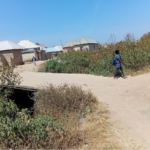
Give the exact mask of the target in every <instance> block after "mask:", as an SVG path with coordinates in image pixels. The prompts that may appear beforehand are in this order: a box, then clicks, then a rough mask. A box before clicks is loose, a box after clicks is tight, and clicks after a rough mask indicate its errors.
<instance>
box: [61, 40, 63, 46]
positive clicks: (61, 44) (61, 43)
mask: <svg viewBox="0 0 150 150" xmlns="http://www.w3.org/2000/svg"><path fill="white" fill-rule="evenodd" d="M60 42H61V46H62V47H63V44H62V41H61V39H60Z"/></svg>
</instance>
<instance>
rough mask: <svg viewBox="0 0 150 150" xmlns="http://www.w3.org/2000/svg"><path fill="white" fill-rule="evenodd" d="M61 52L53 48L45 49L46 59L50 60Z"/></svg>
mask: <svg viewBox="0 0 150 150" xmlns="http://www.w3.org/2000/svg"><path fill="white" fill-rule="evenodd" d="M61 52H63V51H62V50H60V49H59V48H57V49H56V48H54V47H52V48H51V47H50V48H47V49H46V51H45V53H46V59H52V58H54V57H56V56H58V55H59V53H61Z"/></svg>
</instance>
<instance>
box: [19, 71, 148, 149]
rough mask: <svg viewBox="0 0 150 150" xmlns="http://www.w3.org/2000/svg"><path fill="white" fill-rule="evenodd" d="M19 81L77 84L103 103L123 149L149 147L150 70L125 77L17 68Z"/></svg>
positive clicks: (37, 83)
mask: <svg viewBox="0 0 150 150" xmlns="http://www.w3.org/2000/svg"><path fill="white" fill-rule="evenodd" d="M20 75H21V76H22V77H23V80H24V81H23V82H22V85H28V86H38V87H41V86H42V85H46V84H48V83H52V84H55V85H59V84H62V83H68V84H76V85H81V86H82V87H83V88H84V89H91V90H92V92H93V93H94V94H95V95H96V96H97V97H98V99H99V101H101V102H104V103H106V104H107V106H108V109H109V110H110V116H111V121H112V122H113V123H114V125H115V126H116V128H115V129H114V132H115V133H116V135H117V138H118V140H119V141H120V142H121V143H122V144H123V145H124V146H125V148H126V149H133V148H136V149H150V140H149V139H150V94H149V93H150V73H148V74H144V75H139V76H137V77H128V78H127V79H125V80H124V79H122V78H119V79H118V80H113V78H107V77H101V76H94V75H84V74H52V73H36V72H29V71H25V72H21V73H20Z"/></svg>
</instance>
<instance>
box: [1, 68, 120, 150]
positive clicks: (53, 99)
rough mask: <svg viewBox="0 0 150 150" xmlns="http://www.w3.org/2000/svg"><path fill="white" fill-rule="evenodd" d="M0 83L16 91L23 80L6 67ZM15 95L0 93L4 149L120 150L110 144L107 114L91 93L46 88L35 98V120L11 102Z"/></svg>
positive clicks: (62, 87) (72, 87) (74, 88)
mask: <svg viewBox="0 0 150 150" xmlns="http://www.w3.org/2000/svg"><path fill="white" fill-rule="evenodd" d="M0 80H1V83H2V84H3V85H11V86H12V87H14V86H16V85H18V84H20V82H21V80H22V79H21V77H20V76H19V75H18V74H17V73H14V72H13V68H10V67H3V68H2V70H1V78H0ZM13 92H14V90H13V89H11V90H10V89H5V90H1V92H0V147H1V148H2V149H8V148H11V149H16V148H17V149H81V148H85V147H87V146H88V147H87V149H93V148H97V149H100V148H103V149H107V148H111V149H120V147H118V145H117V144H116V143H112V141H111V142H109V143H107V138H108V137H109V138H110V137H113V135H112V134H111V135H110V131H109V129H110V127H109V125H108V124H107V119H108V114H107V110H106V107H105V106H104V105H103V104H101V103H99V102H98V100H97V98H96V97H95V96H94V95H93V94H92V93H91V91H84V90H82V88H81V87H79V86H75V85H66V84H64V85H60V86H54V85H51V84H50V85H49V86H47V87H43V88H42V89H41V91H39V92H36V93H35V95H34V102H35V103H34V112H35V113H34V114H35V115H34V117H33V116H32V115H31V111H30V110H29V109H22V110H21V111H19V109H18V107H17V105H16V103H15V99H10V97H11V95H12V94H13ZM21 99H22V97H20V100H21ZM17 100H18V99H17ZM97 139H98V140H100V141H97ZM89 144H90V145H89Z"/></svg>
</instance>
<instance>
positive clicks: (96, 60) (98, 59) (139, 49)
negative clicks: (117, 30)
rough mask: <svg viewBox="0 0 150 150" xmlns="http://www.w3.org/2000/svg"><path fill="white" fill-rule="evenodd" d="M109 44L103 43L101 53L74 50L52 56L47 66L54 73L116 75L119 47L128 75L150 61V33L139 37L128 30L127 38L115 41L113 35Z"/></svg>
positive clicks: (135, 72) (138, 70)
mask: <svg viewBox="0 0 150 150" xmlns="http://www.w3.org/2000/svg"><path fill="white" fill-rule="evenodd" d="M109 41H110V42H109V44H107V46H101V47H100V50H98V51H97V53H96V54H95V53H92V52H85V51H72V52H68V53H61V54H60V55H59V56H58V57H57V60H49V61H48V62H47V63H46V64H45V66H43V70H44V71H45V72H52V73H84V74H94V75H102V76H113V75H114V71H115V66H113V65H112V62H113V58H114V55H115V53H114V52H115V50H116V49H119V50H120V53H121V58H122V61H123V62H124V63H125V64H126V65H125V66H123V68H124V72H125V73H126V74H127V75H132V74H134V75H135V74H138V73H137V72H140V70H143V69H144V68H145V67H147V66H148V71H149V65H150V39H149V34H147V35H144V36H143V37H142V38H141V39H140V40H138V41H136V40H135V38H134V35H133V34H127V35H126V37H125V40H124V41H120V42H118V43H115V37H114V36H113V35H111V37H110V40H109Z"/></svg>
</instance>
